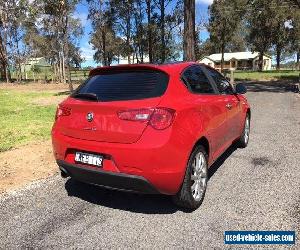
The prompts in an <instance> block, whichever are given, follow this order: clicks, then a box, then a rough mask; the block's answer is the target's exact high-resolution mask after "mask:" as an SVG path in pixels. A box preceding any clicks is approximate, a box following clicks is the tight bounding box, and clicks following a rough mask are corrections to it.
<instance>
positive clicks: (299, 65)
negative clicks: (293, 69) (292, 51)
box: [297, 51, 300, 70]
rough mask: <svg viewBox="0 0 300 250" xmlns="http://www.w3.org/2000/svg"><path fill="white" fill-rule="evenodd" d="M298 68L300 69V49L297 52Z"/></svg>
mask: <svg viewBox="0 0 300 250" xmlns="http://www.w3.org/2000/svg"><path fill="white" fill-rule="evenodd" d="M297 68H298V70H300V51H298V52H297Z"/></svg>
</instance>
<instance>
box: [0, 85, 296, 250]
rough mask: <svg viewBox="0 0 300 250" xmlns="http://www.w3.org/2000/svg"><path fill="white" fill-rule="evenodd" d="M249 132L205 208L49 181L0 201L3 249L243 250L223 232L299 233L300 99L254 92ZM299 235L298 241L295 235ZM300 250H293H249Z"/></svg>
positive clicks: (222, 162) (222, 165) (216, 168)
mask: <svg viewBox="0 0 300 250" xmlns="http://www.w3.org/2000/svg"><path fill="white" fill-rule="evenodd" d="M251 90H252V91H250V92H249V93H248V94H247V95H248V98H249V100H250V102H251V104H252V134H251V141H250V144H249V146H248V147H247V148H246V149H237V150H235V149H234V148H230V149H229V150H228V151H227V152H226V153H225V154H224V155H223V156H222V157H221V158H220V159H219V160H218V161H217V162H216V164H214V165H213V166H212V168H211V170H210V173H211V178H210V180H209V185H208V190H207V193H206V197H205V200H204V203H203V204H202V206H201V207H200V208H199V209H198V210H196V211H194V212H192V213H188V212H186V211H182V210H178V208H176V207H175V206H174V205H173V204H172V202H171V201H170V199H169V197H166V196H145V195H136V194H129V193H121V192H116V191H107V190H103V189H100V188H97V187H93V186H89V185H86V184H81V183H78V182H75V181H72V180H70V179H68V180H63V179H61V178H60V177H59V176H54V177H51V178H49V179H46V180H44V181H40V182H36V183H34V184H32V185H29V186H28V187H26V188H25V189H23V190H19V191H17V192H13V193H9V194H6V195H2V196H1V197H0V211H1V212H0V221H1V227H0V248H3V249H16V248H32V247H33V248H55V249H60V248H122V249H123V248H169V249H170V248H197V249H224V248H229V249H230V248H234V249H237V248H238V249H242V247H241V246H239V247H237V246H230V245H224V244H223V233H224V231H225V230H296V234H298V235H299V233H300V112H299V110H300V98H299V96H297V94H294V93H291V92H286V91H285V89H284V88H277V87H274V86H269V87H268V86H265V85H261V86H260V87H259V88H256V87H254V86H251ZM298 237H299V236H298ZM252 247H253V248H255V249H258V247H259V248H262V249H265V248H268V249H281V248H284V249H300V244H299V239H298V240H296V245H295V246H289V247H284V246H255V247H254V246H249V245H246V246H245V247H244V249H246V248H247V249H249V248H252Z"/></svg>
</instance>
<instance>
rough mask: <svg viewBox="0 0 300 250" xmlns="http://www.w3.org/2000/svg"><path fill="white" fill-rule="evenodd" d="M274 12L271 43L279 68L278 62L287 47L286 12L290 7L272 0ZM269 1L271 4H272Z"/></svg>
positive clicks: (277, 67) (278, 67)
mask: <svg viewBox="0 0 300 250" xmlns="http://www.w3.org/2000/svg"><path fill="white" fill-rule="evenodd" d="M272 3H273V5H272V6H274V8H275V9H274V14H273V35H272V44H273V45H274V50H275V55H276V69H277V70H279V69H280V62H281V59H282V53H283V52H284V50H286V49H287V48H288V44H289V37H288V35H289V33H288V28H287V27H286V25H285V24H286V22H287V21H288V13H289V12H290V11H291V9H290V7H288V6H284V5H282V2H281V1H279V0H273V2H272ZM272 3H271V4H272Z"/></svg>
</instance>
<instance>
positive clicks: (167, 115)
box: [118, 108, 175, 130]
mask: <svg viewBox="0 0 300 250" xmlns="http://www.w3.org/2000/svg"><path fill="white" fill-rule="evenodd" d="M174 115H175V110H173V109H169V108H149V109H133V110H126V111H120V112H119V113H118V116H119V118H120V119H121V120H127V121H140V122H148V123H149V124H150V125H151V126H152V127H153V128H155V129H158V130H162V129H166V128H168V127H170V126H171V124H172V122H173V119H174Z"/></svg>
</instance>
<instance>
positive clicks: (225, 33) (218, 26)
mask: <svg viewBox="0 0 300 250" xmlns="http://www.w3.org/2000/svg"><path fill="white" fill-rule="evenodd" d="M243 6H244V3H243V1H239V0H215V1H214V2H213V3H212V5H211V6H210V7H209V13H210V18H209V26H208V31H209V32H210V40H211V42H212V43H214V44H216V46H218V47H219V51H220V52H221V54H222V56H221V71H223V68H224V53H225V50H226V47H227V46H228V44H229V43H230V42H232V41H233V37H234V35H235V33H236V31H237V27H238V26H239V24H240V22H241V21H242V18H243V15H244V10H243ZM236 9H239V11H236Z"/></svg>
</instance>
